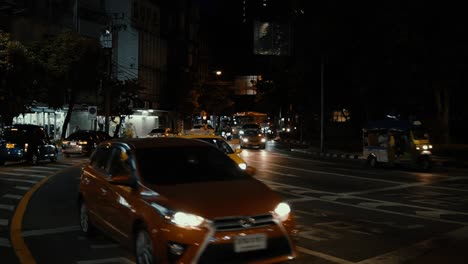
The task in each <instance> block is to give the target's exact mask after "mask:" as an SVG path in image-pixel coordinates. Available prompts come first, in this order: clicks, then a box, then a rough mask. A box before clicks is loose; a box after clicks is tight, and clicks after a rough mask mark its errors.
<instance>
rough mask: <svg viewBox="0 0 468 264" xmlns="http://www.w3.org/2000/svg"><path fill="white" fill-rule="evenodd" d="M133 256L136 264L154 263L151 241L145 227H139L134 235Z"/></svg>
mask: <svg viewBox="0 0 468 264" xmlns="http://www.w3.org/2000/svg"><path fill="white" fill-rule="evenodd" d="M135 257H136V263H137V264H152V263H155V261H154V255H153V243H152V242H151V237H150V234H149V233H148V231H147V230H146V228H144V227H141V228H139V229H138V230H137V232H136V235H135Z"/></svg>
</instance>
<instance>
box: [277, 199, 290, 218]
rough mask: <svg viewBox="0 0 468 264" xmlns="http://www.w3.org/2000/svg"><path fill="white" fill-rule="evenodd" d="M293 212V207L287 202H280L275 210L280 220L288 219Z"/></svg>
mask: <svg viewBox="0 0 468 264" xmlns="http://www.w3.org/2000/svg"><path fill="white" fill-rule="evenodd" d="M290 212H291V207H290V206H289V205H288V204H287V203H284V202H283V203H279V204H278V205H277V206H276V208H275V210H274V213H275V216H276V217H277V218H278V219H279V220H280V221H284V220H286V219H288V216H289V213H290Z"/></svg>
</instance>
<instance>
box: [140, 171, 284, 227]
mask: <svg viewBox="0 0 468 264" xmlns="http://www.w3.org/2000/svg"><path fill="white" fill-rule="evenodd" d="M148 187H150V188H151V189H153V190H154V191H155V192H157V193H158V194H159V195H160V196H159V197H160V198H162V200H161V201H163V203H164V204H165V205H166V206H168V207H170V209H172V210H179V211H184V212H187V213H193V214H197V215H199V216H203V217H204V218H207V219H213V218H217V217H225V216H234V215H235V216H239V215H258V214H267V213H269V212H270V211H272V210H274V209H275V207H276V205H277V204H278V203H279V202H281V201H282V199H281V197H280V195H279V194H278V193H276V192H275V191H273V190H271V189H269V188H268V187H267V186H266V185H265V184H263V183H261V182H259V181H257V180H255V179H252V180H238V181H223V182H203V183H192V184H176V185H165V186H164V185H163V186H157V187H156V186H148Z"/></svg>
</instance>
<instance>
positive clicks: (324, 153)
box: [291, 148, 364, 159]
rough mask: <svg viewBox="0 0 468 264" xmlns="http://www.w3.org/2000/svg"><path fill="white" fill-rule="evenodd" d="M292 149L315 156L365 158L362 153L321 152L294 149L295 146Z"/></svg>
mask: <svg viewBox="0 0 468 264" xmlns="http://www.w3.org/2000/svg"><path fill="white" fill-rule="evenodd" d="M291 151H293V152H300V153H304V154H310V155H314V156H320V157H326V158H340V159H364V158H363V157H362V155H359V154H350V153H334V152H319V151H310V150H307V149H294V148H292V149H291Z"/></svg>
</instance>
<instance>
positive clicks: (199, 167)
mask: <svg viewBox="0 0 468 264" xmlns="http://www.w3.org/2000/svg"><path fill="white" fill-rule="evenodd" d="M135 153H136V155H135V156H136V161H137V164H138V168H139V171H140V175H141V177H142V178H143V180H144V181H145V182H147V183H149V184H160V185H167V184H185V183H194V182H213V181H231V180H239V179H247V178H248V177H249V176H248V175H247V174H246V173H245V172H243V171H242V170H240V169H238V167H237V166H236V164H235V162H234V161H233V160H232V159H230V158H229V157H228V156H226V155H225V154H224V153H221V152H220V151H219V150H218V149H216V148H213V147H184V148H157V149H156V148H146V149H137V150H136V152H135Z"/></svg>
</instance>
